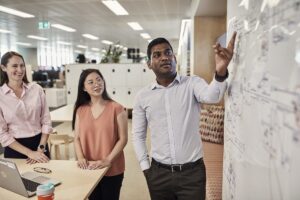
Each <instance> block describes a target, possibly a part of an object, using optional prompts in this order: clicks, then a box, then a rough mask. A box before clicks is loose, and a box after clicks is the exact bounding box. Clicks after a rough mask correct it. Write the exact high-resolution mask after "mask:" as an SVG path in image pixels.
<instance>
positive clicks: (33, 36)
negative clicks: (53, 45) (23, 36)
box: [27, 35, 48, 41]
mask: <svg viewBox="0 0 300 200" xmlns="http://www.w3.org/2000/svg"><path fill="white" fill-rule="evenodd" d="M27 37H28V38H31V39H35V40H43V41H45V40H48V38H44V37H39V36H36V35H27Z"/></svg>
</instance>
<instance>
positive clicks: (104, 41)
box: [101, 40, 113, 44]
mask: <svg viewBox="0 0 300 200" xmlns="http://www.w3.org/2000/svg"><path fill="white" fill-rule="evenodd" d="M101 42H102V43H103V44H113V42H111V41H108V40H102V41H101Z"/></svg>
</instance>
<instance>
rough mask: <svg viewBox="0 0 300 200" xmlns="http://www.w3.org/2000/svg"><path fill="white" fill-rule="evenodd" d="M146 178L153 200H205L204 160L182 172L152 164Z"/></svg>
mask: <svg viewBox="0 0 300 200" xmlns="http://www.w3.org/2000/svg"><path fill="white" fill-rule="evenodd" d="M145 177H146V180H147V184H148V188H149V192H150V196H151V199H152V200H205V193H206V188H205V187H206V171H205V165H204V162H203V159H201V160H200V162H197V164H196V165H195V166H193V167H190V168H188V169H184V170H182V171H176V170H175V171H172V170H170V169H166V168H165V167H163V166H159V165H156V164H153V163H152V164H151V167H150V169H149V170H148V171H147V173H145Z"/></svg>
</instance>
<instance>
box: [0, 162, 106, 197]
mask: <svg viewBox="0 0 300 200" xmlns="http://www.w3.org/2000/svg"><path fill="white" fill-rule="evenodd" d="M10 160H12V161H13V162H15V163H16V164H17V166H18V169H19V171H20V173H21V174H22V173H24V172H26V171H33V168H34V167H46V168H48V169H51V170H52V173H50V174H45V176H48V177H53V178H55V179H58V180H60V181H61V184H60V185H58V186H56V187H55V192H54V194H55V199H57V200H74V199H76V200H83V199H87V197H88V196H89V195H90V193H91V192H92V191H93V189H94V188H95V187H96V185H97V184H98V183H99V181H100V180H101V178H102V177H103V176H104V174H105V173H106V171H107V169H108V168H105V169H101V170H83V169H80V168H78V167H77V161H69V160H50V162H49V163H37V164H33V165H29V164H26V161H25V160H24V159H10ZM36 198H37V197H36V196H33V197H31V198H26V197H23V196H21V195H19V194H16V193H13V192H11V191H8V190H6V189H3V188H1V187H0V199H3V200H4V199H5V200H10V199H11V200H25V199H36Z"/></svg>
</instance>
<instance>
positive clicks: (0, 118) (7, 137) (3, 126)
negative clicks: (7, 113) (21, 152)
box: [0, 109, 15, 147]
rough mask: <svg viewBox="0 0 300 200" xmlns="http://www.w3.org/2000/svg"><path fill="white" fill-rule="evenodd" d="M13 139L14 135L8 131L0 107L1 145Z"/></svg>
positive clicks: (4, 145) (6, 144) (11, 141)
mask: <svg viewBox="0 0 300 200" xmlns="http://www.w3.org/2000/svg"><path fill="white" fill-rule="evenodd" d="M14 141H15V139H14V137H13V136H12V135H11V134H9V133H8V127H7V123H6V121H5V119H4V117H3V113H2V110H1V109H0V143H1V145H2V146H3V147H6V146H8V145H10V144H11V143H13V142H14Z"/></svg>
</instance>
